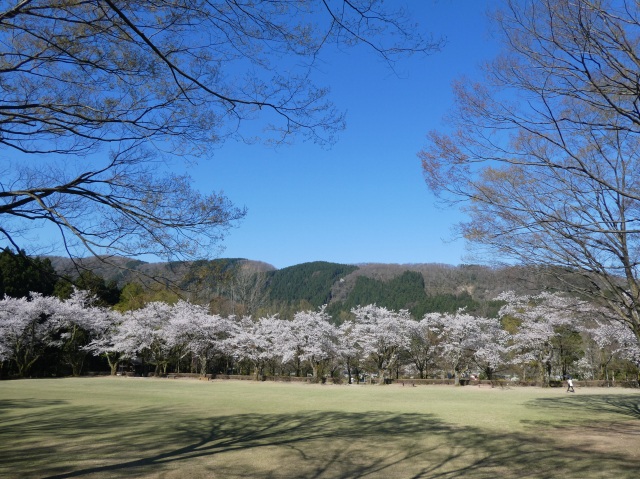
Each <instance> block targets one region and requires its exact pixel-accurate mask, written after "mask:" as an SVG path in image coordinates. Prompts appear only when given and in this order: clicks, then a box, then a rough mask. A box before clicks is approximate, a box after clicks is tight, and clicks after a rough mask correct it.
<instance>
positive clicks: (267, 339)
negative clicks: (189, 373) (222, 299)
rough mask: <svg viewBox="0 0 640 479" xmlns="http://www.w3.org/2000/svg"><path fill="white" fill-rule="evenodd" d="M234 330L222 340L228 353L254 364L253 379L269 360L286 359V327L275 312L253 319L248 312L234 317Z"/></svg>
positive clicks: (260, 374)
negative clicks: (225, 339)
mask: <svg viewBox="0 0 640 479" xmlns="http://www.w3.org/2000/svg"><path fill="white" fill-rule="evenodd" d="M233 327H234V331H233V333H232V334H231V335H230V336H229V338H228V339H227V341H226V345H227V347H228V353H229V354H231V355H232V356H233V357H234V358H236V359H239V360H242V359H246V360H248V361H250V362H251V364H252V365H253V368H254V376H255V379H256V380H257V379H259V378H260V376H262V375H263V374H264V369H265V365H266V364H267V363H268V362H270V361H276V360H281V361H287V360H290V359H291V357H292V355H291V353H290V350H289V348H288V347H287V346H285V345H286V344H289V343H290V328H289V326H288V323H287V322H286V321H283V320H281V319H279V318H278V317H277V316H268V317H264V318H260V319H258V320H254V319H253V318H251V317H249V316H244V317H242V318H239V319H235V322H234V323H233Z"/></svg>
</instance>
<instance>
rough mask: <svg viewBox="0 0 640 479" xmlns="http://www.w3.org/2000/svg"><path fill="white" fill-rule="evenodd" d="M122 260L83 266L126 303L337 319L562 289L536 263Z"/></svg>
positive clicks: (486, 308) (64, 270) (484, 309)
mask: <svg viewBox="0 0 640 479" xmlns="http://www.w3.org/2000/svg"><path fill="white" fill-rule="evenodd" d="M50 260H51V263H52V264H53V266H54V268H55V269H56V270H57V271H58V272H59V273H61V274H64V275H66V276H70V277H73V276H74V275H77V274H78V272H77V268H76V269H74V267H73V265H72V263H71V262H70V261H69V260H67V259H64V258H50ZM116 260H117V261H116V265H115V266H114V265H109V264H106V263H102V262H100V261H98V260H96V259H90V260H86V261H85V262H84V263H83V264H82V266H83V267H84V268H87V269H89V270H90V271H92V272H93V273H95V274H96V275H98V276H100V277H102V278H104V280H105V281H106V282H115V283H117V284H118V285H119V287H120V288H123V292H124V293H126V295H125V296H126V297H125V298H122V299H121V303H122V304H121V309H131V308H135V307H139V305H140V304H141V302H142V301H140V300H139V298H138V299H136V298H135V297H136V296H141V295H146V298H148V299H163V300H171V298H175V299H177V298H178V297H183V298H186V299H188V300H190V301H193V302H197V303H200V304H208V305H209V306H210V309H211V310H212V311H213V312H216V313H221V314H236V315H244V314H253V315H257V314H259V315H267V314H279V315H280V316H281V317H284V318H289V317H292V316H293V314H294V313H295V312H296V311H299V310H305V309H316V308H318V307H320V306H322V305H323V304H327V305H328V312H329V313H330V314H331V315H332V317H333V318H334V319H335V320H336V321H337V322H341V321H342V320H343V319H344V318H345V317H346V316H345V315H348V314H349V311H350V310H351V309H352V308H354V307H356V306H358V305H365V304H377V305H378V306H384V307H387V308H389V309H394V310H400V309H408V310H409V311H410V312H411V313H412V315H413V316H414V317H415V318H420V317H422V316H423V315H424V314H425V313H428V312H454V311H456V310H457V309H459V308H466V309H467V310H468V311H470V312H473V313H476V314H481V315H485V316H494V315H495V314H496V312H497V310H498V308H499V303H498V302H496V301H494V298H495V297H496V296H497V295H498V294H499V293H501V292H503V291H506V290H514V291H516V292H517V293H519V294H526V293H536V292H540V291H558V290H562V285H561V284H560V283H559V282H558V281H557V280H555V279H553V277H552V275H550V274H547V273H548V272H545V271H543V270H541V269H539V268H533V267H516V266H512V267H500V268H492V267H488V266H480V265H460V266H451V265H445V264H435V263H432V264H402V265H401V264H359V265H347V264H337V263H330V262H324V261H316V262H311V263H303V264H299V265H295V266H291V267H287V268H283V269H276V268H274V267H273V266H271V265H269V264H267V263H263V262H258V261H250V260H246V259H239V258H235V259H218V260H212V261H199V262H172V263H145V262H142V261H135V260H125V259H116ZM123 267H124V269H123ZM151 293H153V294H151Z"/></svg>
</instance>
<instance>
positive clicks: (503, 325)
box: [0, 290, 640, 383]
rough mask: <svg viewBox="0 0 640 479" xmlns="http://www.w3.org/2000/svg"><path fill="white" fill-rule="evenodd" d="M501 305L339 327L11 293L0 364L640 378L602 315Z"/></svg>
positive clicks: (565, 303) (356, 375) (179, 306)
mask: <svg viewBox="0 0 640 479" xmlns="http://www.w3.org/2000/svg"><path fill="white" fill-rule="evenodd" d="M499 299H500V300H501V301H503V302H504V306H503V307H502V309H501V310H500V314H499V316H498V317H496V318H485V317H479V316H474V315H471V314H468V313H467V312H465V311H464V310H460V311H458V312H456V313H455V314H449V313H430V314H426V315H425V316H424V317H423V318H422V319H421V320H415V319H413V318H412V317H411V315H410V314H409V312H408V311H406V310H401V311H392V310H388V309H386V308H383V307H379V306H376V305H368V306H362V307H357V308H354V309H352V311H351V318H350V319H348V320H347V321H345V322H343V323H342V324H341V325H339V326H336V325H335V324H334V323H333V322H332V319H331V317H330V316H329V315H328V313H327V312H326V309H325V308H324V307H322V308H320V309H318V310H316V311H301V312H298V313H296V314H295V317H294V319H293V320H292V321H289V320H283V319H280V318H278V317H277V316H269V317H262V318H252V317H249V316H246V317H235V316H230V317H223V316H220V315H216V314H210V313H209V312H208V311H207V309H206V308H204V307H202V306H199V305H196V304H192V303H189V302H185V301H179V302H177V303H176V304H173V305H170V304H167V303H162V302H152V303H148V304H147V305H145V306H144V307H143V308H141V309H138V310H135V311H129V312H126V313H120V312H117V311H114V310H112V309H109V308H105V307H98V306H95V298H94V297H92V296H91V295H90V294H89V293H87V292H85V291H79V290H76V291H75V292H74V293H73V295H72V296H71V298H70V299H68V300H60V299H57V298H54V297H44V296H42V295H39V294H32V295H31V296H30V297H29V298H20V299H15V298H10V297H5V298H4V299H3V300H2V301H0V364H2V368H3V369H4V370H5V372H7V373H13V374H17V375H18V376H23V377H24V376H29V375H30V374H31V370H32V368H33V366H34V364H36V363H37V361H39V360H41V358H42V355H43V354H44V352H45V351H47V350H51V349H54V350H55V351H56V352H57V356H56V357H57V358H58V360H59V361H61V362H63V363H64V364H65V365H66V367H67V368H68V369H69V370H70V371H71V372H72V374H74V375H78V374H80V373H81V372H82V369H83V365H84V363H85V360H86V359H87V356H88V355H91V356H99V357H101V358H104V360H105V362H106V363H108V364H109V366H110V369H111V373H112V374H116V371H117V370H118V367H119V366H122V365H124V364H130V363H131V362H135V363H137V364H139V365H140V364H142V365H144V366H146V367H147V368H149V367H150V368H152V369H153V372H154V373H155V374H160V375H162V374H167V373H168V372H180V371H181V368H182V371H183V372H184V371H185V370H187V371H194V372H198V373H200V374H202V375H204V374H206V373H208V372H221V371H228V370H236V371H244V372H248V371H252V373H253V374H255V375H256V378H258V377H259V376H261V375H264V374H273V375H276V374H279V375H296V376H306V375H311V376H312V377H313V378H315V379H317V380H320V379H322V378H326V377H341V376H342V374H345V375H346V376H347V378H348V381H349V382H352V381H359V380H360V378H361V377H362V376H364V375H367V376H369V377H376V378H378V380H379V381H381V382H382V381H384V380H386V379H388V378H393V377H401V376H403V377H405V376H413V377H420V378H425V377H427V376H433V375H451V376H453V377H455V379H456V382H457V381H458V380H459V378H460V377H461V376H462V375H464V374H465V373H469V372H473V373H477V374H481V375H483V376H484V377H486V378H488V379H492V378H494V377H495V375H496V374H497V373H501V374H509V375H513V374H518V375H520V376H524V377H525V378H526V379H536V380H537V381H539V382H542V383H548V381H549V379H550V378H552V377H553V376H554V375H563V374H573V375H576V376H581V377H584V378H587V379H591V378H598V377H605V378H607V379H609V377H608V376H609V374H610V370H611V369H612V367H611V366H612V364H614V363H615V362H616V361H618V362H619V361H625V362H627V364H628V365H631V367H632V368H633V367H635V374H636V376H637V371H638V369H637V368H638V366H640V346H639V345H638V343H637V340H636V339H635V336H634V335H633V334H632V333H631V332H630V331H629V330H628V328H624V327H623V326H619V323H617V322H615V321H611V320H609V319H608V318H607V317H606V315H605V313H604V312H603V311H599V310H597V309H596V308H595V307H594V306H592V305H590V304H588V303H585V302H582V301H578V300H575V299H570V298H567V297H563V296H560V295H553V294H547V293H544V294H540V295H537V296H517V295H515V294H513V293H505V294H503V295H501V296H500V298H499ZM576 338H577V339H578V341H577V343H576ZM572 341H573V342H572ZM576 344H577V347H576ZM572 345H573V348H572V347H571V346H572Z"/></svg>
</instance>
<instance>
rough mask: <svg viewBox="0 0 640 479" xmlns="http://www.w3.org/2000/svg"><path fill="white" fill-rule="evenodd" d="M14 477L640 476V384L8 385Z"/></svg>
mask: <svg viewBox="0 0 640 479" xmlns="http://www.w3.org/2000/svg"><path fill="white" fill-rule="evenodd" d="M0 477H2V478H27V477H38V478H44V477H49V478H53V477H56V478H67V477H81V478H119V477H135V478H141V477H154V478H155V477H157V478H199V477H202V478H204V477H207V478H225V479H226V478H273V479H276V478H360V477H366V478H385V479H391V478H457V477H464V478H497V477H500V478H523V477H526V478H556V477H558V478H559V477H571V478H581V479H589V478H616V479H623V478H629V479H631V478H633V479H637V478H638V477H640V391H637V390H628V389H627V390H624V389H577V392H576V393H575V394H570V393H569V394H568V393H566V392H565V391H564V389H538V388H511V389H509V388H506V389H500V388H496V389H491V388H489V387H488V386H485V387H483V388H478V387H458V388H455V387H452V386H422V387H402V386H400V385H392V386H329V385H325V386H321V385H310V384H293V383H268V382H262V383H256V382H249V381H246V382H245V381H210V382H205V381H195V380H167V379H164V380H163V379H151V378H149V379H142V378H140V379H136V378H120V377H115V378H77V379H71V378H69V379H46V380H22V381H3V382H0Z"/></svg>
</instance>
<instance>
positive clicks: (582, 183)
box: [420, 0, 640, 338]
mask: <svg viewBox="0 0 640 479" xmlns="http://www.w3.org/2000/svg"><path fill="white" fill-rule="evenodd" d="M496 24H497V25H498V27H499V30H500V33H501V34H502V38H503V40H504V53H503V54H502V55H501V56H500V57H498V58H497V59H495V60H494V61H492V62H490V63H489V64H487V65H486V66H485V68H484V79H483V80H482V81H480V82H473V81H470V80H461V81H459V82H458V83H457V84H456V85H455V95H456V101H457V103H456V106H455V108H454V111H453V112H452V114H451V117H450V120H451V121H450V124H449V126H451V130H448V131H447V132H431V133H430V134H429V142H428V145H427V146H426V147H425V149H424V150H423V151H422V152H420V157H421V159H422V162H423V168H424V173H425V180H426V182H427V184H428V185H429V187H430V188H431V189H432V190H433V191H435V192H436V193H438V194H440V195H441V196H442V198H444V199H448V200H454V201H456V200H466V203H465V206H464V207H465V209H466V211H467V212H468V214H469V220H468V221H467V222H465V223H464V224H461V225H460V232H461V234H462V235H464V236H465V237H466V238H468V239H469V240H471V241H472V242H474V243H475V244H477V245H479V246H480V247H487V250H488V252H489V253H493V254H496V255H497V256H498V257H500V258H503V259H509V260H514V259H515V260H518V261H520V262H523V263H537V264H545V265H553V266H560V267H565V268H567V269H568V270H571V271H576V270H577V271H581V272H583V273H584V275H585V277H586V278H587V279H588V280H589V282H588V283H587V284H588V286H587V287H584V285H581V286H580V287H577V285H574V286H576V287H575V288H574V289H575V290H576V291H578V292H579V293H582V294H585V295H588V296H591V297H593V298H597V299H598V300H599V301H601V302H602V303H603V304H605V305H606V306H607V308H608V310H609V311H610V312H611V313H612V314H614V315H616V317H617V318H618V319H619V320H621V321H623V322H625V324H627V325H628V326H629V327H630V328H631V329H632V330H633V331H634V333H635V334H636V336H637V337H638V338H640V314H639V313H640V304H639V301H640V285H639V283H638V261H639V251H638V248H639V247H640V241H639V238H640V235H639V233H640V216H639V211H638V208H639V206H640V203H639V200H640V189H639V186H640V185H639V181H640V175H639V173H640V158H639V156H638V155H639V151H640V150H639V148H638V147H639V146H640V145H639V138H640V137H639V133H640V109H639V104H638V102H639V98H640V96H639V94H640V56H639V55H640V48H639V45H638V42H639V41H640V11H639V7H638V3H637V2H635V1H608V0H603V1H599V0H543V1H533V0H531V1H529V0H526V1H515V0H514V1H508V2H506V8H504V10H503V11H501V12H500V13H498V14H497V15H496ZM553 271H556V272H557V271H560V270H558V269H557V268H555V269H553Z"/></svg>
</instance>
